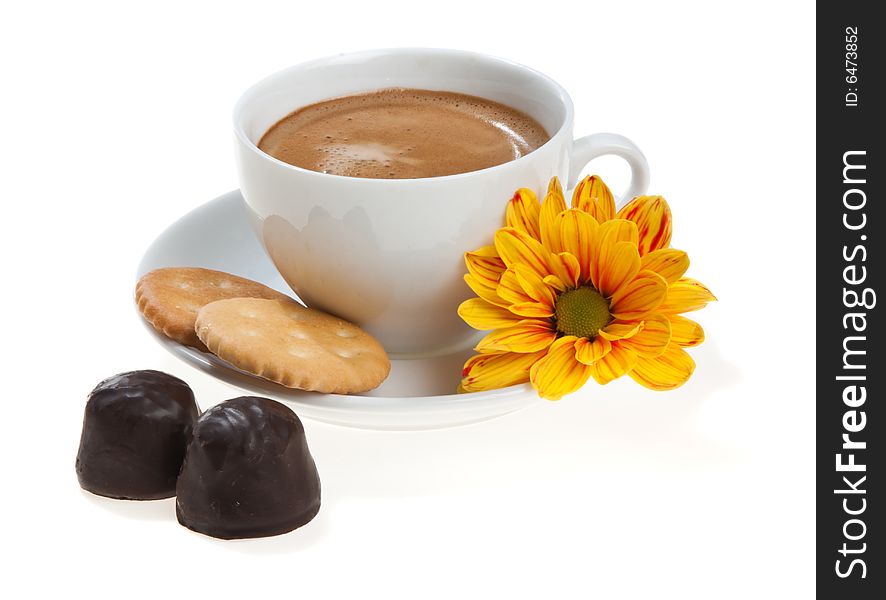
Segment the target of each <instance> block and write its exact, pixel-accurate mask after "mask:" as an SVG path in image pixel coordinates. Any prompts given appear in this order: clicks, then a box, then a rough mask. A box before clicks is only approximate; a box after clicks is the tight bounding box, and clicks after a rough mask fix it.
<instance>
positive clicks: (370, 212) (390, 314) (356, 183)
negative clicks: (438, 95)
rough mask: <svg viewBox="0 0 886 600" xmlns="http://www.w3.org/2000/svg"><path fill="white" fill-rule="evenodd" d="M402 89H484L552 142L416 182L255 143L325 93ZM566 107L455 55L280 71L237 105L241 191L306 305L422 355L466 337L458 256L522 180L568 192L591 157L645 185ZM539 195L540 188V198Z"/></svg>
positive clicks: (642, 176) (538, 78)
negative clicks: (609, 158) (287, 157)
mask: <svg viewBox="0 0 886 600" xmlns="http://www.w3.org/2000/svg"><path fill="white" fill-rule="evenodd" d="M390 87H406V88H419V89H428V90H442V91H448V92H459V93H463V94H471V95H474V96H482V97H484V98H488V99H491V100H495V101H497V102H501V103H503V104H506V105H508V106H511V107H513V108H516V109H519V110H522V111H524V112H525V113H527V114H529V115H530V116H532V117H534V118H535V119H536V120H537V121H538V122H539V123H541V124H542V125H543V126H544V127H545V129H546V130H547V131H548V133H550V134H551V139H550V140H549V141H548V142H547V143H545V144H544V145H543V146H541V147H540V148H538V149H537V150H535V151H533V152H531V153H530V154H527V155H526V156H523V157H521V158H518V159H516V160H513V161H511V162H507V163H504V164H501V165H498V166H495V167H490V168H488V169H482V170H479V171H472V172H469V173H461V174H457V175H447V176H444V177H429V178H423V179H364V178H355V177H343V176H339V175H329V174H324V173H319V172H315V171H310V170H307V169H302V168H299V167H295V166H292V165H289V164H287V163H284V162H282V161H279V160H277V159H275V158H273V157H271V156H270V155H268V154H265V153H264V152H262V151H261V150H259V149H258V147H257V143H258V141H259V139H260V138H261V136H262V135H263V134H264V133H265V131H267V130H268V128H270V127H271V126H272V125H273V124H274V123H276V122H277V121H278V120H280V119H281V118H283V117H285V116H286V115H287V114H289V113H290V112H292V111H294V110H296V109H298V108H300V107H303V106H306V105H309V104H312V103H315V102H318V101H321V100H326V99H329V98H334V97H337V96H344V95H348V94H354V93H358V92H365V91H370V90H376V89H380V88H390ZM572 124H573V106H572V100H571V99H570V98H569V95H568V94H567V93H566V91H565V90H564V89H563V88H562V87H561V86H560V85H558V84H557V83H556V82H555V81H553V80H551V79H550V78H549V77H547V76H545V75H543V74H542V73H539V72H537V71H534V70H532V69H530V68H528V67H524V66H522V65H518V64H515V63H513V62H510V61H508V60H504V59H501V58H495V57H492V56H486V55H482V54H475V53H471V52H464V51H459V50H438V49H415V48H401V49H389V50H372V51H368V52H358V53H354V54H342V55H338V56H332V57H329V58H323V59H319V60H314V61H311V62H307V63H304V64H300V65H296V66H294V67H290V68H288V69H286V70H284V71H280V72H279V73H276V74H274V75H271V76H270V77H268V78H266V79H264V80H262V81H260V82H259V83H257V84H255V85H254V86H252V87H251V88H249V90H247V91H246V92H245V93H244V94H243V96H242V97H241V98H240V100H239V101H238V102H237V105H236V107H235V109H234V131H235V133H236V162H237V169H238V172H239V177H240V189H241V191H242V193H243V197H244V198H245V200H246V204H247V206H248V208H249V210H248V211H247V212H248V213H249V214H250V216H251V219H252V222H253V225H254V227H255V230H256V232H257V233H258V236H259V238H260V239H261V242H262V244H263V245H264V247H265V249H266V250H267V252H268V254H269V255H270V257H271V259H272V260H273V261H274V264H275V265H276V267H277V269H278V270H279V271H280V274H281V275H282V276H283V279H285V280H286V282H287V283H288V284H289V285H290V286H291V287H292V289H293V290H294V291H295V293H296V294H298V296H299V297H300V298H301V299H302V300H303V301H304V302H305V303H306V304H307V305H308V306H311V307H315V308H319V309H322V310H325V311H328V312H331V313H333V314H336V315H338V316H340V317H342V318H344V319H347V320H349V321H351V322H353V323H356V324H358V325H360V326H361V327H363V328H365V329H366V330H367V331H369V332H370V333H372V334H373V335H374V336H376V337H377V338H378V339H379V340H380V341H381V342H382V344H383V345H384V346H385V348H386V349H387V350H388V352H389V353H391V354H392V355H394V356H400V357H403V356H429V355H434V354H443V353H447V352H452V351H455V350H459V349H462V348H465V347H467V346H469V345H470V344H472V343H473V342H474V341H475V340H476V339H477V335H476V332H473V331H472V330H471V329H470V328H469V327H468V326H467V325H465V324H464V323H463V322H462V320H461V319H460V318H459V316H458V314H457V313H456V310H457V308H458V305H459V304H460V303H461V302H462V301H463V300H465V299H466V298H469V297H471V296H472V295H473V294H472V293H471V291H470V290H469V288H468V287H467V285H466V284H465V283H464V281H463V279H462V276H463V275H464V273H465V272H466V269H465V265H464V258H463V255H464V252H466V251H469V250H474V249H476V248H478V247H480V246H483V245H486V244H490V243H491V242H492V237H493V234H494V233H495V230H496V229H497V228H499V227H501V226H502V225H503V222H504V215H505V208H506V206H507V203H508V200H509V199H510V198H511V197H512V196H513V195H514V192H515V191H516V190H517V189H519V188H521V187H528V188H532V189H535V190H536V191H537V192H538V193H539V194H541V193H542V192H543V191H544V190H545V189H546V187H547V184H548V181H549V180H550V178H551V177H553V176H554V175H556V176H558V177H559V178H560V180H561V181H562V182H564V183H568V184H569V186H570V187H571V186H572V185H573V184H574V183H575V179H576V178H577V177H578V175H579V172H580V171H581V169H582V168H583V167H584V166H585V165H586V164H587V163H588V162H589V161H590V160H591V159H593V158H595V157H598V156H601V155H604V154H614V155H617V156H621V157H623V158H624V159H625V160H627V162H628V163H629V165H630V167H631V171H632V179H631V183H630V186H629V188H628V190H627V192H626V194H625V197H627V198H632V197H634V196H638V195H640V194H642V193H643V192H645V191H646V187H647V185H648V182H649V167H648V165H647V163H646V159H645V158H644V157H643V153H642V152H640V150H639V149H638V148H637V147H636V146H635V145H634V144H633V143H632V142H631V141H630V140H628V139H627V138H624V137H622V136H619V135H615V134H610V133H598V134H595V135H590V136H586V137H583V138H579V139H578V140H573V138H572ZM540 197H541V196H540Z"/></svg>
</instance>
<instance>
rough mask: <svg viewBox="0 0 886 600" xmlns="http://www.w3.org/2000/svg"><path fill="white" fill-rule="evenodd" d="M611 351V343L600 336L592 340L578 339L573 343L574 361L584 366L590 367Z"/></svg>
mask: <svg viewBox="0 0 886 600" xmlns="http://www.w3.org/2000/svg"><path fill="white" fill-rule="evenodd" d="M610 350H612V343H611V342H610V341H609V340H607V339H606V338H603V337H601V336H597V337H595V338H594V339H593V340H589V339H588V338H579V339H578V340H577V341H576V342H575V360H577V361H578V362H580V363H582V364H585V365H592V364H594V363H595V362H597V361H598V360H600V359H601V358H603V357H604V356H606V355H607V354H609V351H610Z"/></svg>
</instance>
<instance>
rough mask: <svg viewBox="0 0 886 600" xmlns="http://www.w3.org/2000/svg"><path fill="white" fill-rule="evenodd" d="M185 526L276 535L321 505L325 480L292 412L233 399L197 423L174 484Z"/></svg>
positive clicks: (216, 532)
mask: <svg viewBox="0 0 886 600" xmlns="http://www.w3.org/2000/svg"><path fill="white" fill-rule="evenodd" d="M176 495H177V496H178V497H177V498H176V502H175V512H176V516H177V517H178V521H179V523H181V524H182V525H184V526H185V527H188V528H189V529H193V530H194V531H198V532H200V533H205V534H206V535H210V536H212V537H217V538H222V539H235V538H254V537H265V536H269V535H278V534H281V533H286V532H287V531H292V530H293V529H296V528H297V527H301V526H302V525H304V524H305V523H307V522H308V521H310V520H311V519H313V518H314V515H316V514H317V511H318V510H320V478H319V476H318V475H317V467H316V466H315V465H314V459H313V458H312V457H311V453H310V451H309V450H308V444H307V441H306V440H305V430H304V427H303V426H302V424H301V421H299V419H298V417H297V416H296V415H295V413H294V412H292V411H291V410H289V409H288V408H287V407H285V406H284V405H282V404H280V403H279V402H275V401H273V400H268V399H267V398H255V397H249V396H247V397H242V398H234V399H233V400H227V401H225V402H222V403H221V404H219V405H217V406H214V407H212V408H210V409H209V410H207V411H206V412H205V413H203V415H202V416H201V417H200V419H199V420H198V421H197V423H196V425H194V432H193V436H192V437H191V442H190V443H189V444H188V450H187V453H186V454H185V462H184V464H183V465H182V470H181V474H180V475H179V478H178V485H177V487H176Z"/></svg>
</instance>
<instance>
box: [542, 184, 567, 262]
mask: <svg viewBox="0 0 886 600" xmlns="http://www.w3.org/2000/svg"><path fill="white" fill-rule="evenodd" d="M564 210H566V200H565V199H564V198H563V189H562V188H561V187H560V182H559V181H557V179H556V177H555V178H554V179H552V180H551V185H550V186H549V187H548V193H547V195H546V196H545V199H544V202H542V203H541V213H540V214H539V217H538V222H539V233H541V243H542V244H543V245H544V247H545V248H548V249H549V250H550V251H551V252H554V253H559V252H563V250H564V248H563V247H562V242H561V240H560V231H559V230H558V229H557V225H556V224H557V215H559V214H560V213H561V212H563V211H564Z"/></svg>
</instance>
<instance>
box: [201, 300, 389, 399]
mask: <svg viewBox="0 0 886 600" xmlns="http://www.w3.org/2000/svg"><path fill="white" fill-rule="evenodd" d="M196 332H197V336H198V337H199V338H200V340H201V341H202V342H203V343H204V344H206V347H207V348H209V350H210V351H211V352H212V353H213V354H215V355H216V356H218V357H219V358H221V359H222V360H224V361H227V362H228V363H230V364H232V365H234V366H235V367H237V368H238V369H240V370H242V371H246V372H248V373H252V374H254V375H258V376H259V377H263V378H264V379H268V380H270V381H274V382H276V383H279V384H281V385H284V386H286V387H290V388H298V389H302V390H309V391H317V392H324V393H336V394H351V393H358V392H365V391H367V390H371V389H373V388H375V387H378V385H379V384H381V382H382V381H384V380H385V378H386V377H387V376H388V373H389V372H390V370H391V362H390V361H389V360H388V355H387V353H385V350H384V348H383V347H382V345H381V344H380V343H379V342H378V341H377V340H376V339H375V338H374V337H372V336H371V335H369V334H368V333H366V332H365V331H363V330H362V329H360V328H359V327H357V326H356V325H353V324H351V323H348V322H347V321H344V320H342V319H340V318H338V317H335V316H333V315H330V314H327V313H324V312H321V311H319V310H314V309H311V308H305V307H304V306H302V305H301V304H298V303H297V302H295V301H293V300H262V299H255V298H236V299H230V300H219V301H217V302H212V303H211V304H207V305H206V306H204V307H203V308H201V309H200V310H199V312H198V313H197V322H196Z"/></svg>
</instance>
